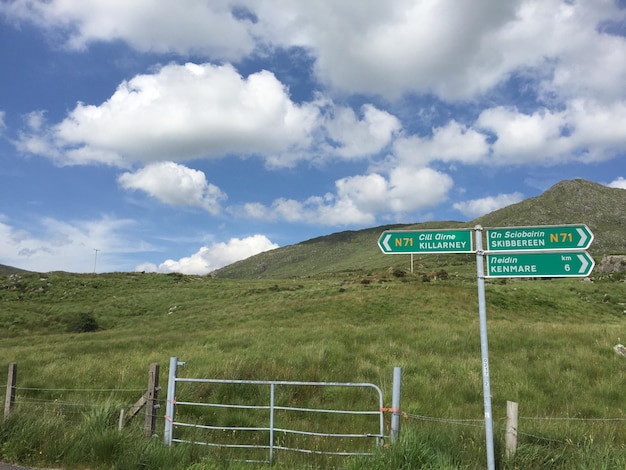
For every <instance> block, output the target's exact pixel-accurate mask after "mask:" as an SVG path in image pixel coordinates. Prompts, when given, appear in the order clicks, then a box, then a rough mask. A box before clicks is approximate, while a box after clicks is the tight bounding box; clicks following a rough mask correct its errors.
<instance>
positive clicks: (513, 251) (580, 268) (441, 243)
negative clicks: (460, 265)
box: [378, 225, 595, 470]
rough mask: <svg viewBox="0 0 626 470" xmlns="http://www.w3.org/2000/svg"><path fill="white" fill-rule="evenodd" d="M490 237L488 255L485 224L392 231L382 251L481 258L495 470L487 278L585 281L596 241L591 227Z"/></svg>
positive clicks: (514, 230) (486, 394)
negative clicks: (557, 278)
mask: <svg viewBox="0 0 626 470" xmlns="http://www.w3.org/2000/svg"><path fill="white" fill-rule="evenodd" d="M472 231H474V232H475V237H474V239H475V241H474V244H473V243H472V238H473V237H472ZM486 236H487V250H486V251H483V228H482V227H481V226H480V225H477V226H476V227H474V228H473V229H456V230H417V231H403V230H397V231H396V230H388V231H385V232H383V233H382V234H381V236H380V238H379V239H378V246H379V248H380V249H381V250H382V252H383V253H385V254H402V253H404V254H409V253H410V254H411V255H413V254H415V253H417V254H436V253H476V277H477V284H478V318H479V325H480V348H481V357H482V373H483V400H484V408H485V438H486V444H487V468H488V470H494V469H495V458H494V448H493V420H492V413H491V383H490V382H491V379H490V375H489V349H488V343H487V312H486V301H485V277H489V278H497V277H585V276H589V274H591V271H592V270H593V267H594V266H595V262H594V261H593V259H592V258H591V256H589V255H588V254H587V253H586V252H585V251H583V250H586V249H587V248H589V246H590V245H591V242H592V241H593V233H591V230H589V227H587V226H586V225H542V226H537V227H506V228H490V229H487V230H486ZM474 246H475V247H476V249H474ZM485 258H487V275H486V276H485V266H484V259H485ZM412 265H413V262H412V260H411V266H412Z"/></svg>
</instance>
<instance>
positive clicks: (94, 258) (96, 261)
mask: <svg viewBox="0 0 626 470" xmlns="http://www.w3.org/2000/svg"><path fill="white" fill-rule="evenodd" d="M93 251H95V252H96V254H95V255H94V257H93V273H94V274H96V263H98V252H99V251H100V250H98V249H97V248H94V249H93Z"/></svg>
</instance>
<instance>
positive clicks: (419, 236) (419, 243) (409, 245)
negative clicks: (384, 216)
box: [378, 228, 474, 255]
mask: <svg viewBox="0 0 626 470" xmlns="http://www.w3.org/2000/svg"><path fill="white" fill-rule="evenodd" d="M378 246H379V247H380V249H381V250H382V252H383V253H385V254H392V255H393V254H408V253H419V254H438V253H474V245H473V243H472V229H469V228H466V229H458V230H445V229H444V230H416V231H405V230H387V231H385V232H383V233H382V235H381V236H380V238H379V239H378Z"/></svg>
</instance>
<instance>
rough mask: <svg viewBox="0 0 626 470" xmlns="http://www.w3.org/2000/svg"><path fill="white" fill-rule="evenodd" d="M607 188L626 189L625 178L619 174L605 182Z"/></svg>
mask: <svg viewBox="0 0 626 470" xmlns="http://www.w3.org/2000/svg"><path fill="white" fill-rule="evenodd" d="M607 186H608V187H609V188H619V189H626V178H624V177H623V176H619V177H617V178H615V179H614V180H613V181H611V182H610V183H609V184H607Z"/></svg>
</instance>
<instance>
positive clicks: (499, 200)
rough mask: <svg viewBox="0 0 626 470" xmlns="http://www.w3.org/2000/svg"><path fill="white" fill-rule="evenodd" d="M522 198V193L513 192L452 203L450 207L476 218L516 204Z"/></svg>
mask: <svg viewBox="0 0 626 470" xmlns="http://www.w3.org/2000/svg"><path fill="white" fill-rule="evenodd" d="M523 199H524V195H523V194H522V193H519V192H515V193H511V194H499V195H497V196H489V197H484V198H481V199H472V200H470V201H463V202H457V203H455V204H453V205H452V207H454V208H455V209H456V210H458V211H459V212H460V213H461V214H463V215H464V216H466V217H471V218H476V217H480V216H481V215H485V214H488V213H489V212H493V211H495V210H498V209H501V208H503V207H506V206H510V205H511V204H516V203H518V202H520V201H522V200H523Z"/></svg>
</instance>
